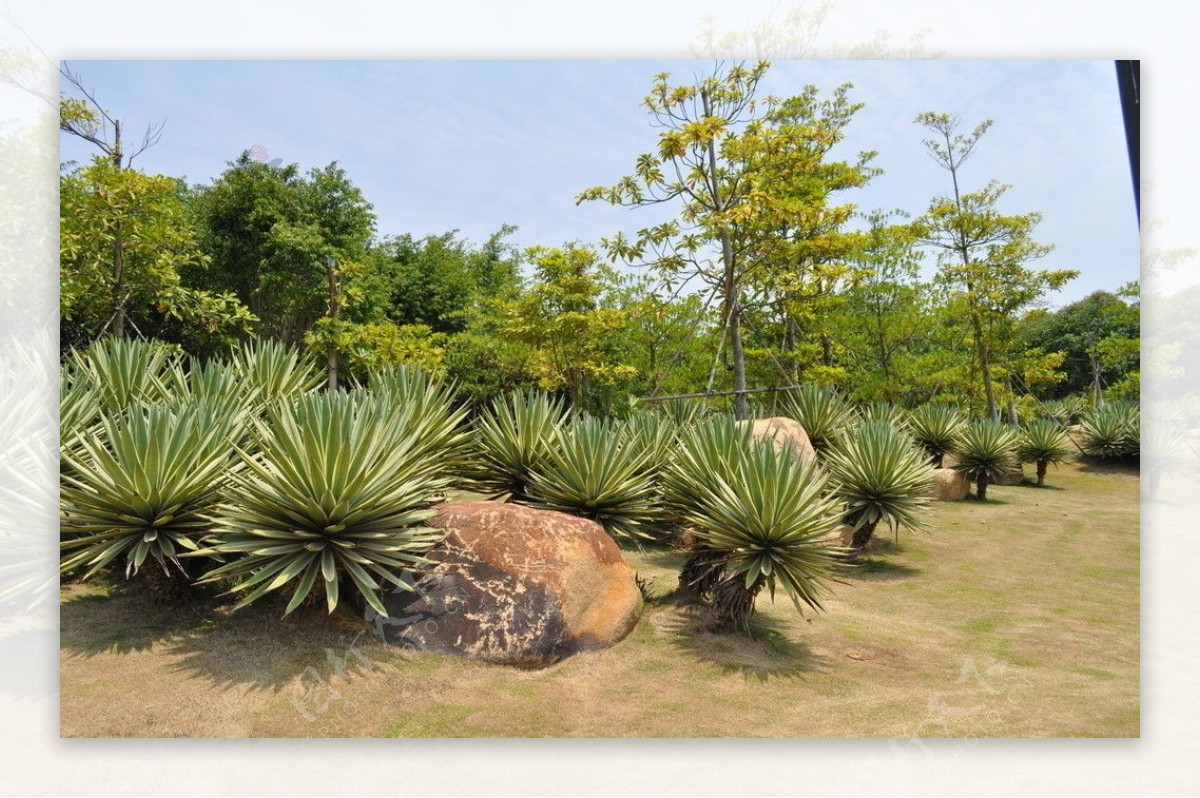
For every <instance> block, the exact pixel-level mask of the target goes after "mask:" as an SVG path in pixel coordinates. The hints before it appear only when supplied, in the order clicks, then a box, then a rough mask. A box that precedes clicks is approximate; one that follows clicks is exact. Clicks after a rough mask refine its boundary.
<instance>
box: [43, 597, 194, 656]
mask: <svg viewBox="0 0 1200 798" xmlns="http://www.w3.org/2000/svg"><path fill="white" fill-rule="evenodd" d="M214 604H216V602H214V600H213V598H212V596H211V595H209V594H208V593H206V592H199V591H198V592H197V594H196V595H194V596H189V597H188V598H187V599H185V600H183V601H181V602H180V603H178V604H174V605H169V606H168V605H163V604H157V603H155V602H154V601H153V600H151V598H150V596H149V592H148V591H147V590H146V589H145V588H144V587H142V586H140V585H138V584H136V583H134V584H128V583H124V582H121V583H118V584H114V585H112V586H111V587H109V591H108V592H107V593H104V592H100V593H89V594H84V595H78V596H72V597H69V598H65V599H64V600H63V601H62V603H61V604H60V606H59V646H60V648H62V649H63V650H65V651H67V652H69V653H71V654H72V655H74V656H78V657H93V656H96V655H98V654H131V653H136V652H145V651H149V650H150V649H151V648H153V647H154V646H155V645H156V644H164V643H166V642H168V641H170V640H173V639H175V638H177V637H180V636H182V635H189V634H193V633H196V632H197V631H199V630H201V629H203V628H204V627H205V626H206V625H209V624H213V623H215V622H216V619H217V613H216V611H215V606H214Z"/></svg>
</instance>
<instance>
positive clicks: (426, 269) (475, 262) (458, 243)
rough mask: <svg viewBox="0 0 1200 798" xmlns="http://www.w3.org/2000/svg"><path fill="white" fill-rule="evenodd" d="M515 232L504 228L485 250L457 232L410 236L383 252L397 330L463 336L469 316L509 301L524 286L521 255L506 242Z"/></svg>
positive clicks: (389, 241) (390, 243) (384, 275)
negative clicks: (491, 302) (492, 302)
mask: <svg viewBox="0 0 1200 798" xmlns="http://www.w3.org/2000/svg"><path fill="white" fill-rule="evenodd" d="M515 230H516V228H515V227H513V226H511V225H505V226H504V227H502V228H501V229H500V230H499V231H498V232H496V233H495V234H493V235H492V236H491V237H490V238H489V239H488V240H487V242H486V243H485V244H484V245H483V246H482V247H481V248H474V247H472V246H470V244H469V243H468V242H466V241H464V240H462V239H461V238H459V237H458V234H457V231H452V232H449V233H443V234H441V235H436V236H427V237H425V238H423V239H421V240H416V239H414V238H413V237H412V236H411V235H408V234H405V235H401V236H395V237H392V238H388V239H385V240H384V242H383V243H382V244H381V245H380V246H379V247H378V251H379V254H380V255H381V256H382V258H383V259H384V261H383V263H382V264H381V265H380V268H379V271H380V275H381V279H383V280H384V281H385V282H386V286H385V289H384V290H385V291H386V294H387V297H388V300H389V301H388V306H387V307H386V309H385V312H386V315H387V317H388V318H390V319H391V320H392V321H394V322H396V323H397V324H424V325H427V326H428V327H429V328H430V329H432V330H433V331H435V332H441V333H447V334H452V333H458V332H462V331H463V330H464V329H465V328H466V325H467V322H468V320H469V318H468V316H469V314H468V311H469V310H470V309H471V308H472V307H474V306H476V305H477V304H478V303H479V302H481V301H483V300H485V299H486V298H488V297H494V296H508V295H511V294H513V293H514V292H515V291H516V290H517V289H518V288H519V286H520V272H519V268H518V258H517V254H516V253H515V252H514V251H513V250H512V248H511V247H510V246H509V245H507V244H506V243H505V242H504V239H505V238H506V237H507V236H509V235H511V234H512V233H513V232H514V231H515Z"/></svg>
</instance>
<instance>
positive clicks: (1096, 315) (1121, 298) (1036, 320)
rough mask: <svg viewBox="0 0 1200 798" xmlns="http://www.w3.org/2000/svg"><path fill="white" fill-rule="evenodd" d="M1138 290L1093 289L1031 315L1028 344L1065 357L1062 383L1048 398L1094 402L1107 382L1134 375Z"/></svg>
mask: <svg viewBox="0 0 1200 798" xmlns="http://www.w3.org/2000/svg"><path fill="white" fill-rule="evenodd" d="M1137 291H1138V288H1137V284H1136V283H1133V284H1131V285H1129V286H1126V287H1125V288H1123V289H1122V291H1121V292H1120V293H1117V294H1114V293H1111V292H1108V291H1096V292H1093V293H1092V294H1089V295H1088V296H1086V297H1084V298H1083V299H1081V300H1079V301H1078V302H1072V303H1071V304H1069V305H1065V306H1063V307H1062V308H1060V309H1059V310H1057V311H1041V312H1034V313H1032V314H1030V316H1029V317H1028V318H1027V319H1026V322H1025V325H1024V328H1023V330H1022V333H1023V338H1024V341H1025V343H1026V345H1028V346H1029V347H1037V348H1040V349H1042V350H1044V351H1047V352H1061V353H1063V355H1064V357H1065V359H1064V361H1063V364H1062V372H1063V374H1064V375H1065V379H1064V380H1063V381H1062V382H1061V383H1060V384H1059V385H1057V386H1055V387H1054V389H1053V390H1052V391H1050V392H1049V394H1048V395H1050V396H1052V397H1055V398H1057V397H1061V396H1068V395H1071V394H1077V393H1084V392H1091V394H1092V397H1093V401H1094V402H1095V401H1098V400H1099V399H1100V397H1101V395H1102V394H1101V391H1102V388H1103V385H1104V383H1105V382H1106V381H1110V382H1119V381H1120V380H1123V379H1126V378H1127V376H1128V375H1129V374H1130V373H1131V372H1136V371H1137V369H1138V365H1139V352H1138V344H1139V340H1140V330H1141V320H1140V309H1139V304H1138V293H1137ZM1127 299H1128V300H1132V301H1127Z"/></svg>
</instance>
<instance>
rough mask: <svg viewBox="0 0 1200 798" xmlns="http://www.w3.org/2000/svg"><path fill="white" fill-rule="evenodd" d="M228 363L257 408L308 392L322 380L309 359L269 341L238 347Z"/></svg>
mask: <svg viewBox="0 0 1200 798" xmlns="http://www.w3.org/2000/svg"><path fill="white" fill-rule="evenodd" d="M230 363H231V365H232V366H233V370H234V372H235V373H236V374H237V375H238V378H239V379H240V380H241V381H242V384H243V386H244V387H245V390H246V391H247V392H248V393H249V392H251V391H252V392H253V394H254V399H255V401H256V407H257V408H258V409H261V408H263V407H265V406H266V405H270V404H273V403H275V402H277V401H279V400H281V399H287V400H290V399H292V398H294V397H297V396H302V395H304V394H308V393H312V392H313V391H315V390H316V389H317V387H318V386H320V384H321V380H322V375H321V372H320V371H318V370H317V368H316V366H315V365H314V363H313V361H312V359H311V358H310V357H308V356H307V355H304V354H301V353H300V352H299V351H298V350H296V349H294V348H292V347H289V346H286V345H284V344H282V343H280V342H278V341H274V340H271V339H257V340H254V341H251V342H249V343H245V344H242V346H241V347H240V348H239V349H236V350H234V352H233V354H232V356H231V357H230Z"/></svg>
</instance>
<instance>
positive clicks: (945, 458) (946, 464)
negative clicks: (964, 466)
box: [942, 452, 960, 468]
mask: <svg viewBox="0 0 1200 798" xmlns="http://www.w3.org/2000/svg"><path fill="white" fill-rule="evenodd" d="M959 462H960V461H959V459H958V455H956V454H955V453H954V452H943V453H942V468H954V467H955V466H956V465H958V464H959Z"/></svg>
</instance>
